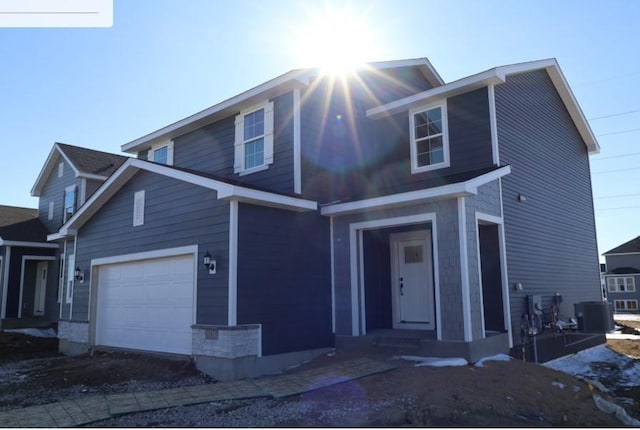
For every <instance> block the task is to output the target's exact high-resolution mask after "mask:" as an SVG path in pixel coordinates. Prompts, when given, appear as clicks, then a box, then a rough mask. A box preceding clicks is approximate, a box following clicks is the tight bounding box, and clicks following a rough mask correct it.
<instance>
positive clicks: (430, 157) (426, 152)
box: [409, 101, 450, 173]
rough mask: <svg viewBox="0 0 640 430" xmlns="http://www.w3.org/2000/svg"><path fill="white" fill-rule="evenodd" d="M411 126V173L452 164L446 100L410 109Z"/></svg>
mask: <svg viewBox="0 0 640 430" xmlns="http://www.w3.org/2000/svg"><path fill="white" fill-rule="evenodd" d="M409 127H410V130H409V133H410V136H411V173H420V172H426V171H429V170H435V169H440V168H443V167H448V166H449V165H450V162H449V131H448V126H447V102H446V101H443V102H440V103H438V104H434V105H429V106H425V107H422V108H420V109H414V110H412V111H410V112H409Z"/></svg>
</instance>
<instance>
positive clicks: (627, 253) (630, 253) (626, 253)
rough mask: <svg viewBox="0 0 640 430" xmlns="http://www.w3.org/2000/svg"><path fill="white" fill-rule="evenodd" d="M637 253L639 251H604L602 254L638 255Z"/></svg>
mask: <svg viewBox="0 0 640 430" xmlns="http://www.w3.org/2000/svg"><path fill="white" fill-rule="evenodd" d="M638 254H640V252H613V253H610V252H605V253H604V254H602V255H638Z"/></svg>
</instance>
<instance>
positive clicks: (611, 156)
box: [591, 152, 640, 161]
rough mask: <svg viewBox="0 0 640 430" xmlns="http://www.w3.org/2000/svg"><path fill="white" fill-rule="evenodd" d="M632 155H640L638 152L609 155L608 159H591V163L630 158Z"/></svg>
mask: <svg viewBox="0 0 640 430" xmlns="http://www.w3.org/2000/svg"><path fill="white" fill-rule="evenodd" d="M633 155H640V152H631V153H629V154H620V155H610V156H609V157H600V158H591V161H600V160H609V159H611V158H622V157H630V156H633ZM594 157H597V155H594Z"/></svg>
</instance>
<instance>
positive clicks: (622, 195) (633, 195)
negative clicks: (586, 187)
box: [595, 193, 640, 199]
mask: <svg viewBox="0 0 640 430" xmlns="http://www.w3.org/2000/svg"><path fill="white" fill-rule="evenodd" d="M636 196H640V193H635V194H617V195H615V196H601V197H595V198H596V199H617V198H621V197H636Z"/></svg>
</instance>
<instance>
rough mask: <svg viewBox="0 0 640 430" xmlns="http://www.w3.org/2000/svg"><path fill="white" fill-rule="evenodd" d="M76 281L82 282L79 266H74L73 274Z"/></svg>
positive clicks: (82, 276) (81, 272)
mask: <svg viewBox="0 0 640 430" xmlns="http://www.w3.org/2000/svg"><path fill="white" fill-rule="evenodd" d="M73 274H74V276H75V278H76V281H78V282H84V272H83V271H82V270H80V266H76V270H75V271H74V272H73Z"/></svg>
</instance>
